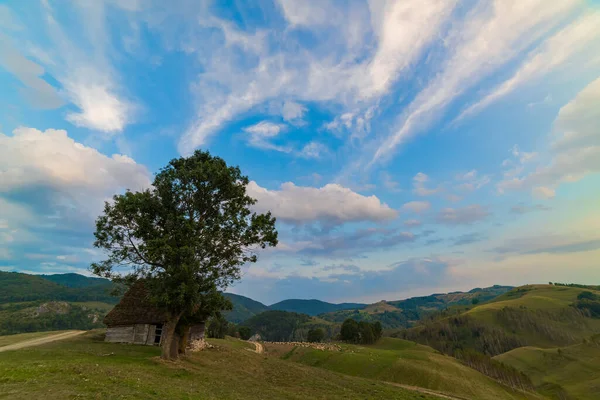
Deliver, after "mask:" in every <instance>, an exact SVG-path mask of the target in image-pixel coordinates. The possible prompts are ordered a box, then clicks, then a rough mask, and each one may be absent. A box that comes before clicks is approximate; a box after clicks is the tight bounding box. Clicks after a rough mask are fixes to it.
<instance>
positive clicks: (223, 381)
mask: <svg viewBox="0 0 600 400" xmlns="http://www.w3.org/2000/svg"><path fill="white" fill-rule="evenodd" d="M210 342H211V343H212V344H214V345H216V346H217V347H216V348H213V349H209V350H206V351H203V352H200V353H196V354H194V355H193V356H191V357H189V358H187V359H185V360H182V361H178V362H175V363H172V362H162V361H161V360H160V359H159V358H158V355H159V350H160V349H159V348H157V347H148V346H134V345H122V344H111V343H104V342H103V341H102V335H101V333H100V332H99V331H92V332H90V333H87V334H84V335H82V336H78V337H76V338H72V339H69V340H65V341H61V342H54V343H49V344H46V345H42V346H39V347H33V348H27V349H21V350H16V351H7V352H4V353H0V399H11V400H12V399H27V400H30V399H38V398H44V399H77V398H81V399H161V400H164V399H203V400H204V399H302V400H306V399H398V400H416V399H420V400H434V399H438V397H436V396H432V395H428V394H423V393H419V392H415V391H409V390H406V389H402V388H398V387H394V386H391V385H388V384H385V383H382V382H378V381H375V380H370V379H364V378H358V377H351V376H348V375H344V374H340V373H336V372H332V371H326V370H323V369H318V368H313V367H310V366H307V365H302V364H299V363H293V362H289V361H285V360H281V359H279V358H276V357H266V356H265V355H264V354H256V353H254V352H251V351H248V349H249V348H250V347H251V345H250V344H248V343H244V342H241V341H239V340H236V339H227V340H211V341H210Z"/></svg>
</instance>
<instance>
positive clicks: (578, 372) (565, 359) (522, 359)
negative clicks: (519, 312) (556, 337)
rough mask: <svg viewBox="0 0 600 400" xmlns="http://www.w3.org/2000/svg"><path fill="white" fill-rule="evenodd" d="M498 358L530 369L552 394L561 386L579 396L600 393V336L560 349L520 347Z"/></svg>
mask: <svg viewBox="0 0 600 400" xmlns="http://www.w3.org/2000/svg"><path fill="white" fill-rule="evenodd" d="M495 359H497V360H499V361H502V362H503V363H506V364H508V365H511V366H513V367H515V368H517V369H519V370H521V371H522V372H524V373H526V374H527V375H529V376H530V377H531V379H532V381H533V383H534V384H535V385H536V386H537V387H540V388H541V390H542V391H543V392H546V393H547V394H549V395H550V394H552V393H554V392H555V391H556V388H557V387H562V388H563V389H564V390H565V391H566V392H567V393H568V394H569V395H571V396H572V397H573V398H576V399H590V400H592V399H597V398H598V393H600V337H599V338H598V341H597V343H594V342H589V341H588V342H587V343H582V344H577V345H573V346H569V347H563V348H560V351H559V348H553V349H540V348H537V347H520V348H518V349H514V350H512V351H509V352H507V353H504V354H501V355H499V356H496V357H495ZM544 388H545V390H544Z"/></svg>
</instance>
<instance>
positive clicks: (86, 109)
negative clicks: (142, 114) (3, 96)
mask: <svg viewBox="0 0 600 400" xmlns="http://www.w3.org/2000/svg"><path fill="white" fill-rule="evenodd" d="M108 5H110V7H109V6H108ZM135 5H136V2H113V1H105V2H104V1H93V2H76V3H73V9H72V10H69V12H67V14H68V15H70V16H72V17H73V18H71V20H70V22H73V21H74V24H64V25H63V24H62V22H63V21H62V20H60V19H59V17H62V15H63V14H61V13H56V15H55V13H54V10H53V9H52V8H51V7H49V6H48V7H44V8H40V10H39V11H40V13H41V15H42V17H43V19H42V20H41V21H40V22H39V24H40V29H42V30H43V32H44V33H45V35H44V36H43V37H42V38H40V37H39V36H35V37H34V36H30V35H31V34H29V32H27V34H24V35H13V38H12V40H13V41H14V46H13V47H14V48H13V49H12V50H11V49H10V48H9V47H8V45H7V44H6V43H7V41H6V40H3V37H2V36H1V34H0V52H2V53H6V54H7V55H8V57H6V58H4V61H3V62H2V63H1V64H0V65H3V66H4V67H5V68H6V69H8V70H9V71H10V72H12V73H13V74H14V75H15V76H17V77H18V79H19V80H21V82H23V84H24V85H25V88H24V89H23V90H22V91H23V92H24V95H25V96H26V97H27V98H28V100H30V101H31V102H33V103H34V105H35V106H38V107H42V108H57V107H60V106H61V105H63V104H64V103H65V101H66V102H69V103H71V104H73V105H74V106H75V107H76V108H77V109H76V110H73V109H70V110H68V111H67V113H66V120H67V121H69V122H71V123H72V124H74V125H76V126H79V127H85V128H89V129H92V130H95V131H99V132H103V133H107V134H108V135H107V136H108V137H111V136H113V135H114V134H115V133H118V132H121V131H123V129H124V128H125V127H126V126H127V125H128V124H130V123H132V122H133V120H134V116H135V114H136V112H137V110H138V109H139V106H137V105H135V104H134V103H133V102H132V101H131V100H129V99H127V96H126V94H125V93H126V89H125V88H124V87H123V86H122V85H121V84H120V79H119V74H118V73H117V72H116V71H115V69H114V68H113V65H112V58H111V56H112V54H111V53H112V51H113V48H112V45H111V40H112V37H111V36H112V33H111V32H110V29H109V28H108V27H107V26H106V20H107V14H108V10H109V9H110V8H111V7H114V6H116V7H118V8H119V9H123V10H129V11H133V10H135V9H136V7H135ZM125 26H127V25H124V26H123V27H125ZM121 27H122V26H119V28H121ZM119 33H120V34H123V35H124V34H126V32H124V31H120V32H119ZM2 42H4V43H5V44H4V45H3V44H2ZM14 49H19V51H16V50H14ZM42 49H43V50H42ZM24 54H28V55H29V56H32V57H33V58H35V59H36V60H37V61H38V62H39V63H40V65H38V64H36V63H33V62H32V61H30V60H28V59H27V58H25V56H24ZM42 66H43V67H42ZM46 75H47V76H51V77H52V79H53V80H55V81H56V82H57V89H55V88H54V87H53V86H51V85H50V84H48V83H47V82H46V81H45V80H44V79H45V78H44V79H42V77H44V76H46ZM57 91H58V92H59V93H60V94H61V96H60V97H59V96H58V95H57Z"/></svg>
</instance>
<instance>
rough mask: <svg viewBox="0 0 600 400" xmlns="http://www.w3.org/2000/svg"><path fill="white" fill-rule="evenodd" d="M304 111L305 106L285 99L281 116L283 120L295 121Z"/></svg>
mask: <svg viewBox="0 0 600 400" xmlns="http://www.w3.org/2000/svg"><path fill="white" fill-rule="evenodd" d="M305 112H306V107H304V106H303V105H302V104H299V103H296V102H293V101H285V102H284V103H283V108H282V110H281V116H282V117H283V119H284V120H285V121H295V120H298V119H300V118H302V116H303V115H304V113H305Z"/></svg>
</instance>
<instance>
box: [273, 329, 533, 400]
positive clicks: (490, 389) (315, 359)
mask: <svg viewBox="0 0 600 400" xmlns="http://www.w3.org/2000/svg"><path fill="white" fill-rule="evenodd" d="M342 347H343V349H344V351H342V352H331V351H320V350H314V349H309V348H296V349H294V350H293V351H291V352H288V353H287V354H284V355H283V358H286V359H290V360H293V361H297V362H300V363H302V364H306V365H310V366H315V367H320V368H323V369H326V370H331V371H335V372H340V373H344V374H348V375H352V376H359V377H364V378H370V379H377V380H382V381H388V382H396V383H401V384H406V385H413V386H420V387H424V388H427V389H431V390H436V391H440V392H445V393H449V394H451V395H455V396H458V397H464V398H469V399H478V400H485V399H490V400H501V399H524V398H532V399H535V398H540V397H539V396H537V395H535V394H531V395H528V396H525V395H523V394H521V393H519V392H514V391H512V390H510V389H508V388H505V387H504V386H501V385H500V384H498V383H496V382H495V381H493V380H492V379H489V378H487V377H486V376H484V375H482V374H480V373H479V372H477V371H475V370H473V369H471V368H468V367H466V366H464V365H462V364H460V363H459V362H458V361H457V360H455V359H453V358H451V357H446V356H443V355H441V354H439V353H437V352H436V351H434V350H433V349H432V348H430V347H427V346H422V345H418V344H416V343H413V342H409V341H405V340H400V339H392V338H383V339H382V340H381V341H380V342H379V343H378V344H376V345H373V346H353V345H343V346H342ZM266 348H267V353H269V352H270V348H271V346H270V345H268V344H267V345H266ZM274 350H275V353H276V352H277V349H274ZM279 351H280V352H281V349H279ZM280 354H281V353H280Z"/></svg>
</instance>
